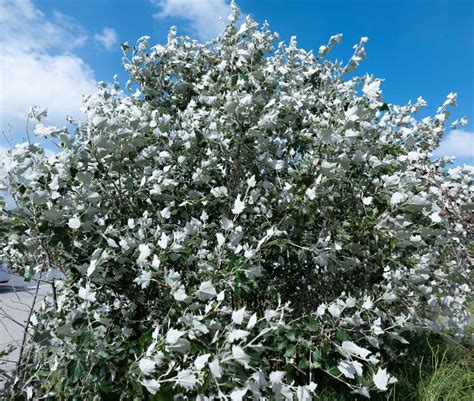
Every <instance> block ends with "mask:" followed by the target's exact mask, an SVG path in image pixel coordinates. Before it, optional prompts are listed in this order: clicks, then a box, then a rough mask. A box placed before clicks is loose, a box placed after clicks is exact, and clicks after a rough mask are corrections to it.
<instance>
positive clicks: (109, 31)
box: [94, 27, 118, 50]
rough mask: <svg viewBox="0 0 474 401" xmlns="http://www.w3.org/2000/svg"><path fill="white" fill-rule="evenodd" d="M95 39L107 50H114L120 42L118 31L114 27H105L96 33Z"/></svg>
mask: <svg viewBox="0 0 474 401" xmlns="http://www.w3.org/2000/svg"><path fill="white" fill-rule="evenodd" d="M94 39H95V40H96V41H97V42H99V43H100V44H101V45H102V46H103V47H104V48H105V49H106V50H112V49H113V48H114V46H115V45H116V44H117V42H118V35H117V31H116V30H115V29H113V28H108V27H105V28H104V29H103V30H102V33H96V34H95V35H94Z"/></svg>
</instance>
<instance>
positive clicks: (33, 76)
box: [0, 0, 474, 163]
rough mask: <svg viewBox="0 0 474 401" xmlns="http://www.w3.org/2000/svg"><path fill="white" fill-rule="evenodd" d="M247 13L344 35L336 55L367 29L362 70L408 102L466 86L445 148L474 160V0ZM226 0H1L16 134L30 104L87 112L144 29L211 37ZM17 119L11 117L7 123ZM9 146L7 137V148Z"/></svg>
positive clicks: (440, 97)
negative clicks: (91, 97)
mask: <svg viewBox="0 0 474 401" xmlns="http://www.w3.org/2000/svg"><path fill="white" fill-rule="evenodd" d="M238 5H239V6H240V8H241V9H242V12H243V14H251V15H252V17H253V18H255V19H256V20H257V21H258V22H263V21H264V20H268V21H269V23H270V27H271V28H272V29H273V30H275V31H277V32H279V33H280V35H281V38H282V40H287V39H289V37H290V36H291V35H296V36H297V38H298V42H299V45H300V46H301V47H304V48H307V49H309V48H312V49H318V48H319V46H320V45H321V44H325V43H326V42H327V40H328V38H329V37H330V36H331V35H333V34H337V33H343V34H344V40H343V43H342V44H340V45H339V46H338V47H337V48H336V49H335V50H334V52H333V53H332V54H331V58H332V59H335V58H337V59H341V60H346V59H348V58H349V57H350V55H351V51H352V45H353V44H355V43H357V42H358V41H359V39H360V37H361V36H368V37H369V42H368V44H367V59H366V60H365V61H364V62H363V63H362V65H361V66H360V68H359V69H358V73H359V74H364V73H366V72H368V73H371V74H374V75H376V76H378V77H382V78H384V79H385V82H384V83H383V85H382V89H383V91H384V98H385V101H387V102H390V103H396V104H404V103H406V102H407V101H408V100H410V99H411V100H416V98H417V97H418V96H423V98H424V99H425V100H426V101H427V102H428V108H427V109H426V112H425V113H424V114H433V113H434V112H435V110H436V108H437V106H439V105H440V104H441V103H442V102H443V101H444V99H445V96H446V95H447V94H448V93H449V92H451V91H454V92H457V93H458V107H457V108H454V109H453V114H452V115H453V117H454V118H460V117H462V116H466V117H467V118H468V119H469V123H468V125H467V126H466V127H464V128H462V129H459V130H456V131H453V132H449V133H448V134H447V137H446V139H445V141H444V142H443V144H442V146H441V149H440V153H442V154H454V155H456V156H457V158H458V162H470V163H474V160H473V159H474V139H473V138H474V93H473V92H474V73H473V71H474V26H473V25H474V2H473V1H471V0H450V1H448V0H430V1H428V0H411V1H410V0H365V1H356V0H332V1H331V0H292V1H289V0H287V1H284V0H240V1H238ZM228 10H229V4H228V2H227V1H226V0H153V1H150V0H82V1H81V0H68V1H66V0H0V46H1V47H0V54H1V56H2V57H1V61H0V72H1V81H0V90H1V92H0V106H1V107H0V119H1V125H2V129H3V130H7V131H8V129H9V128H8V127H11V131H12V134H13V135H12V136H13V139H14V141H18V140H19V139H20V138H21V132H23V131H24V123H25V117H24V116H25V115H26V112H27V110H28V106H29V105H38V106H44V107H48V108H49V112H50V117H49V121H50V122H51V123H54V124H59V125H60V124H64V115H65V114H71V115H74V116H79V114H78V109H79V106H80V99H81V95H82V94H83V93H90V92H91V91H92V90H93V88H94V85H95V83H96V82H97V81H101V80H104V81H111V79H112V76H113V75H114V74H118V75H119V78H120V81H121V82H125V81H126V79H127V76H126V74H125V72H124V71H123V69H122V67H121V53H120V43H121V42H125V41H128V42H129V43H130V44H133V43H135V41H136V40H137V39H138V38H139V37H140V36H143V35H149V36H151V42H152V43H159V42H163V41H164V40H165V38H166V34H167V31H168V28H169V27H170V26H171V25H176V26H177V27H178V32H180V33H183V34H188V35H190V36H194V37H196V38H199V39H202V40H205V39H208V38H210V37H211V36H213V35H214V34H217V33H218V32H219V31H220V30H221V28H222V21H221V20H220V19H219V17H220V16H224V17H225V16H226V14H227V13H228ZM7 124H8V125H7ZM2 145H3V146H6V144H5V141H4V140H3V139H0V147H1V146H2Z"/></svg>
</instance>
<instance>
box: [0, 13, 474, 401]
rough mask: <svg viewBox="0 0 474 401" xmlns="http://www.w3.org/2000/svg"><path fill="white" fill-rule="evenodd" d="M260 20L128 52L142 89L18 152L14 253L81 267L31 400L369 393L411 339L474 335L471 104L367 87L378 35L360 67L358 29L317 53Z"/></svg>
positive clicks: (104, 91)
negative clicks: (448, 145)
mask: <svg viewBox="0 0 474 401" xmlns="http://www.w3.org/2000/svg"><path fill="white" fill-rule="evenodd" d="M241 22H242V21H241V20H240V19H239V12H238V10H237V8H236V7H235V6H234V7H233V12H232V14H231V16H230V17H229V24H228V25H227V27H226V28H225V31H224V33H223V34H222V35H221V36H219V37H218V38H216V39H215V40H213V41H211V42H209V43H205V44H201V43H198V42H196V41H192V40H190V39H189V38H187V37H178V36H176V32H175V30H174V29H171V30H170V33H169V37H168V41H167V43H166V44H165V45H163V46H162V45H157V46H153V47H149V45H148V38H147V37H143V38H141V39H140V40H139V41H138V43H137V45H136V46H135V47H134V48H133V49H130V48H129V47H128V46H127V45H126V44H125V45H123V50H124V65H125V68H126V70H127V71H128V72H129V73H130V81H129V82H128V84H127V89H128V90H129V92H124V91H122V90H121V89H120V88H119V85H118V84H117V83H116V82H115V83H114V84H113V85H106V84H104V83H101V84H100V85H99V88H98V91H97V93H96V94H94V95H91V96H89V97H87V98H86V99H85V102H84V107H83V111H84V112H85V114H86V119H85V120H84V121H81V122H77V123H75V124H76V127H77V129H76V131H75V132H74V133H70V132H68V130H67V129H66V128H57V127H47V126H44V125H42V124H38V125H37V126H36V129H35V133H36V134H37V135H39V136H45V137H51V138H53V140H55V141H56V143H57V144H58V145H59V146H60V151H59V152H58V153H56V154H55V155H53V156H50V157H47V156H46V155H45V152H44V150H43V149H42V148H41V147H40V146H38V145H35V144H32V143H25V144H21V145H18V146H16V147H15V148H14V149H12V150H11V151H10V152H9V154H8V156H7V158H6V159H5V161H4V163H3V167H4V170H5V171H6V172H7V177H6V179H5V185H6V187H7V188H8V191H9V193H10V194H11V196H12V197H13V199H14V201H15V202H16V204H17V206H18V207H17V209H15V210H14V211H10V212H9V211H7V210H5V209H4V210H3V211H2V214H1V222H2V224H3V225H4V227H5V229H4V231H1V233H2V237H1V241H2V243H1V245H2V250H1V255H0V256H1V257H2V258H5V259H6V260H8V261H9V262H10V263H11V265H12V266H13V267H14V268H15V269H16V270H24V272H25V274H26V275H31V274H34V273H38V272H40V271H46V270H48V269H50V268H53V267H54V268H58V269H60V270H62V271H63V273H64V275H65V278H64V281H63V282H62V283H60V285H59V287H58V288H57V290H56V291H55V293H54V294H52V295H51V297H49V298H48V299H47V300H46V301H45V302H44V304H43V306H42V308H41V309H40V310H39V311H38V312H37V314H36V315H35V318H34V319H33V321H32V330H31V339H30V341H29V342H28V344H27V345H28V346H27V348H26V351H25V352H24V353H23V355H22V360H21V365H20V368H19V370H18V371H17V380H16V383H14V384H13V385H12V390H11V391H12V394H13V395H12V397H13V396H16V397H21V394H26V395H27V396H30V397H35V398H40V397H51V398H52V399H91V400H92V399H94V400H95V399H124V400H129V399H154V400H170V399H173V396H177V397H178V398H177V399H190V400H194V399H198V400H212V399H221V400H233V401H236V400H243V399H255V400H259V399H277V400H279V399H286V400H300V401H302V400H311V399H315V398H317V397H318V393H319V391H321V390H322V389H324V386H328V385H330V383H333V382H336V381H338V382H342V383H344V385H346V386H347V391H348V392H352V393H355V394H359V395H362V396H366V397H369V396H370V394H371V393H376V392H384V391H386V390H387V389H388V388H389V387H390V386H391V385H392V384H393V383H396V381H397V379H396V377H395V376H394V375H393V374H392V373H391V372H390V361H391V360H392V359H394V358H396V357H397V356H398V355H402V354H403V352H404V347H405V344H406V343H407V337H408V336H409V335H410V334H411V333H415V332H417V331H420V330H428V331H436V332H443V333H446V334H451V335H454V336H461V335H462V334H463V331H464V329H465V327H466V324H467V321H468V313H467V311H466V308H465V304H466V302H467V299H468V297H469V285H468V278H469V273H470V262H471V261H472V259H470V258H472V253H470V252H472V243H470V238H471V239H472V224H471V223H472V222H471V220H470V218H471V217H470V213H471V212H472V207H473V204H472V199H473V196H472V188H473V187H472V173H473V170H472V169H471V168H469V167H459V168H457V169H452V170H449V171H447V170H446V169H445V166H446V164H447V163H448V162H449V159H440V160H436V161H433V160H432V159H431V158H430V156H431V152H432V151H433V149H434V148H435V147H436V146H437V145H438V143H439V141H440V138H441V136H442V134H443V133H444V129H445V121H446V119H447V118H448V116H449V112H448V106H449V105H451V104H454V103H455V100H456V97H455V95H454V94H450V95H449V96H448V98H447V100H446V102H445V103H444V104H443V105H442V106H441V107H440V108H439V109H438V112H437V114H436V115H435V116H434V117H433V118H431V117H426V118H423V119H421V120H417V119H416V118H415V114H416V113H417V112H418V110H419V109H420V108H421V107H423V106H425V105H426V103H425V102H424V100H423V99H421V98H419V99H418V100H417V102H416V103H415V104H408V105H406V106H402V107H401V106H395V105H392V104H387V103H385V102H384V101H383V100H382V93H381V89H380V84H381V80H380V79H377V78H374V77H373V76H370V75H367V76H364V77H352V78H350V77H349V76H348V74H349V73H351V72H352V71H353V70H354V69H355V67H356V66H357V65H358V64H359V63H360V62H361V60H362V59H363V57H364V55H365V50H364V45H365V43H366V38H362V39H361V41H360V43H359V44H358V45H357V46H355V52H354V55H353V56H352V58H351V59H350V61H349V62H348V63H347V65H344V64H341V63H333V62H330V61H327V60H325V57H326V55H327V54H328V53H329V52H330V51H331V49H332V47H333V46H334V45H335V44H336V43H338V42H339V41H340V40H341V38H342V35H337V36H333V37H331V39H330V41H329V43H328V44H327V45H326V46H321V47H320V48H319V52H318V53H317V54H313V52H311V51H305V50H303V49H300V48H298V47H297V43H296V39H295V38H292V39H291V41H290V43H289V44H284V43H279V44H276V40H277V39H278V35H277V34H275V33H273V32H271V31H270V30H269V29H268V26H267V25H266V24H264V25H263V26H261V27H259V26H258V25H257V23H255V22H254V21H253V20H252V19H251V18H249V17H247V18H246V19H245V21H244V22H243V23H241ZM130 91H131V92H133V91H135V92H134V94H133V95H130V96H128V95H126V93H131V92H130ZM43 114H44V112H41V111H39V110H37V109H33V110H32V112H31V117H32V118H36V119H38V120H40V119H41V117H42V116H43ZM462 122H463V120H462V121H461V123H462ZM470 236H471V237H470ZM179 397H181V398H179Z"/></svg>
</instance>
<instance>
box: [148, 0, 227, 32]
mask: <svg viewBox="0 0 474 401" xmlns="http://www.w3.org/2000/svg"><path fill="white" fill-rule="evenodd" d="M152 3H153V4H154V5H156V6H158V7H159V8H160V11H159V12H158V13H156V14H154V17H155V18H160V19H161V18H170V17H171V18H179V19H184V20H187V21H189V22H190V25H191V29H192V31H193V33H194V34H196V35H197V36H198V37H199V38H201V39H204V40H207V39H211V38H213V37H214V36H216V35H218V34H220V33H221V32H222V30H223V27H224V25H225V21H226V19H227V17H228V15H229V14H230V5H229V4H228V3H227V2H226V1H225V0H152Z"/></svg>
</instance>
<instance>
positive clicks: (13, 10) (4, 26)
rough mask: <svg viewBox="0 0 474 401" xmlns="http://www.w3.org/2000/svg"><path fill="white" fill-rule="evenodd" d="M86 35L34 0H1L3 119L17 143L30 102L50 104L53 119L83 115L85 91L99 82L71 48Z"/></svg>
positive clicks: (0, 116)
mask: <svg viewBox="0 0 474 401" xmlns="http://www.w3.org/2000/svg"><path fill="white" fill-rule="evenodd" d="M86 40H87V36H86V34H85V31H84V29H83V28H82V27H81V26H80V25H79V24H78V23H77V22H76V21H75V20H74V19H73V18H71V17H68V16H66V15H64V14H62V13H60V12H54V13H53V15H52V17H51V18H47V17H46V16H45V15H44V14H43V13H42V12H41V11H40V10H38V9H37V8H36V7H35V6H34V4H33V3H32V1H31V0H0V52H1V58H0V122H1V130H2V131H6V132H9V131H10V128H9V127H11V131H12V132H11V134H12V136H13V141H14V142H15V141H18V140H19V139H20V138H21V136H23V134H24V130H25V122H26V116H27V113H28V110H29V107H30V106H40V107H47V108H48V120H47V122H49V123H52V124H58V125H61V124H65V117H66V115H73V116H79V115H80V114H79V108H80V105H81V102H82V95H83V94H88V93H91V92H93V91H94V90H95V86H96V82H95V80H94V74H93V71H92V70H91V68H90V67H89V66H88V65H87V64H86V63H85V62H84V60H82V59H81V58H80V57H78V56H76V55H74V54H72V53H71V51H73V50H74V49H75V48H77V47H79V46H82V45H84V44H85V42H86ZM0 141H1V138H0Z"/></svg>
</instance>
